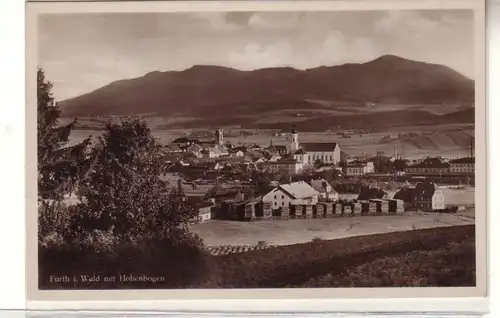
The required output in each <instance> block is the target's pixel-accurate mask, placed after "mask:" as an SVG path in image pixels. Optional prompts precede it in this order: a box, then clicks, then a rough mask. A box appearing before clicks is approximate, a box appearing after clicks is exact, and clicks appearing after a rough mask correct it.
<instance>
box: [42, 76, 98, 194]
mask: <svg viewBox="0 0 500 318" xmlns="http://www.w3.org/2000/svg"><path fill="white" fill-rule="evenodd" d="M52 87H53V84H52V83H51V82H49V81H47V80H46V79H45V74H44V71H43V70H42V69H38V73H37V99H38V105H37V114H38V116H37V117H38V118H37V120H38V121H37V133H38V198H39V200H46V199H51V200H60V199H62V198H63V197H64V195H65V194H67V193H68V192H70V191H71V190H73V187H74V185H75V183H76V181H77V180H78V179H79V178H80V177H82V176H83V174H84V173H85V171H86V169H87V168H88V166H89V164H90V159H89V158H86V156H85V152H86V150H87V149H88V146H89V145H90V137H89V138H87V139H85V140H84V141H83V142H81V143H79V144H76V145H74V146H71V147H65V146H66V145H67V143H68V139H69V135H70V133H71V130H72V129H73V128H74V126H75V124H76V120H74V121H73V122H71V123H70V124H68V125H63V126H60V125H59V118H60V116H61V110H60V109H59V106H58V105H56V104H55V103H54V98H53V96H52Z"/></svg>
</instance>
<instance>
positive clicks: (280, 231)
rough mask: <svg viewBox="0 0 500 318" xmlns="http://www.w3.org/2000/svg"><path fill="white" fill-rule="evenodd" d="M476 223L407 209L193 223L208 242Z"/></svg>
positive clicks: (279, 241) (275, 240)
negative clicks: (394, 212)
mask: <svg viewBox="0 0 500 318" xmlns="http://www.w3.org/2000/svg"><path fill="white" fill-rule="evenodd" d="M469 224H474V219H472V218H470V217H464V216H461V215H453V214H436V213H424V212H408V213H406V214H405V215H402V216H360V217H341V218H340V217H339V218H331V219H309V220H288V221H274V220H271V221H256V222H237V221H218V220H213V221H209V222H207V223H201V224H197V225H194V226H193V228H192V231H193V232H195V233H197V234H198V235H199V236H201V237H202V238H203V241H204V243H205V244H206V245H209V246H218V245H254V244H257V243H258V242H259V241H265V242H266V243H267V244H269V245H289V244H295V243H304V242H310V241H311V240H312V239H313V238H322V239H325V240H333V239H339V238H345V237H352V236H360V235H369V234H377V233H388V232H397V231H409V230H415V229H426V228H435V227H443V226H454V225H469Z"/></svg>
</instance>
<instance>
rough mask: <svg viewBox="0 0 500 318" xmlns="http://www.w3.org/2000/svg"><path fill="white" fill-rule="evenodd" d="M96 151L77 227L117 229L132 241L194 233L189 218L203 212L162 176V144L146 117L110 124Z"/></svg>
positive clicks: (80, 229)
mask: <svg viewBox="0 0 500 318" xmlns="http://www.w3.org/2000/svg"><path fill="white" fill-rule="evenodd" d="M92 157H93V158H94V162H93V165H92V168H91V169H90V171H89V172H88V174H87V176H86V177H85V178H84V179H83V180H82V181H81V185H82V188H84V189H85V191H82V193H81V194H80V201H81V203H80V204H79V205H78V207H77V210H78V216H77V218H76V219H75V222H74V230H75V231H76V232H78V233H86V232H88V231H92V230H102V231H111V232H112V233H113V234H114V235H115V236H117V237H120V238H123V239H125V240H129V241H131V240H134V239H136V238H145V239H156V238H162V239H164V238H167V239H172V240H173V241H179V240H184V241H185V239H187V238H189V237H192V236H190V235H188V234H189V233H188V231H187V224H188V222H189V221H190V220H191V219H192V218H194V217H196V216H197V212H196V210H195V209H194V208H193V207H192V206H191V205H189V204H188V203H187V202H185V201H184V200H178V195H180V193H178V192H179V191H176V189H173V190H172V189H170V188H169V186H168V184H167V183H166V182H163V181H162V180H161V178H160V176H161V174H162V170H163V162H162V160H161V158H162V151H161V147H160V145H159V144H158V143H157V142H156V140H155V139H154V137H153V136H152V134H151V131H150V129H149V128H148V126H147V125H146V123H145V122H143V121H140V120H124V121H122V122H121V123H118V124H116V123H110V124H107V125H106V129H105V132H104V134H103V135H102V136H101V137H100V138H99V141H98V142H97V144H96V146H95V147H94V150H93V155H92ZM178 186H179V185H178ZM180 186H181V185H180ZM181 190H182V188H181Z"/></svg>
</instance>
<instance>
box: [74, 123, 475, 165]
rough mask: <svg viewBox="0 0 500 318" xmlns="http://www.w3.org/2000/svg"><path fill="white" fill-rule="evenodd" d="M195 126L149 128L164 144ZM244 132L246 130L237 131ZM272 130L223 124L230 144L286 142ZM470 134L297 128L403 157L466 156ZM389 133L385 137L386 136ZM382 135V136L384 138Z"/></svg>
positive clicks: (83, 132) (355, 149)
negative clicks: (340, 132) (350, 132)
mask: <svg viewBox="0 0 500 318" xmlns="http://www.w3.org/2000/svg"><path fill="white" fill-rule="evenodd" d="M192 131H197V130H183V129H169V130H164V129H158V128H157V129H153V135H154V136H155V137H156V138H157V139H158V141H159V142H161V143H163V144H167V143H169V142H171V141H173V140H174V139H176V138H178V137H181V136H185V135H186V133H188V134H189V133H190V132H192ZM241 132H246V133H248V134H241ZM100 133H101V132H100V131H99V130H97V129H76V130H74V131H73V132H72V136H71V142H72V143H76V142H79V141H82V140H83V139H84V138H86V137H88V136H89V135H92V136H94V137H97V136H99V135H100ZM275 133H276V131H273V130H248V129H240V128H238V127H233V128H231V127H226V128H225V135H226V136H225V138H224V139H225V140H226V141H228V142H231V143H232V144H234V145H250V144H257V145H259V146H261V147H267V146H268V145H270V144H271V142H272V143H273V144H286V143H289V140H288V137H287V136H275ZM473 134H474V125H471V124H456V125H441V126H414V127H394V128H391V129H389V130H383V131H376V132H372V133H364V134H363V135H361V136H360V135H359V134H353V135H352V136H351V137H350V138H341V137H340V136H338V135H337V134H336V133H334V132H300V135H299V140H300V142H337V143H339V145H340V147H341V149H342V151H344V152H346V153H347V154H348V155H352V156H357V155H363V154H371V155H375V154H376V153H377V152H379V151H380V152H384V153H385V154H386V155H389V156H390V155H393V154H394V151H395V149H396V148H397V149H398V151H399V153H400V155H401V156H403V157H404V158H407V159H418V158H422V157H425V156H443V157H452V158H454V157H461V156H468V155H469V154H470V150H469V148H468V146H469V144H470V138H471V136H473ZM388 137H389V138H388ZM384 138H386V139H384Z"/></svg>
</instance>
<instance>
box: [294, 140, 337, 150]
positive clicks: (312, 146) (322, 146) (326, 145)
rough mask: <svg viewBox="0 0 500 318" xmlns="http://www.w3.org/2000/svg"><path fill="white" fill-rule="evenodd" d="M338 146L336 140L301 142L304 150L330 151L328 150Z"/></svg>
mask: <svg viewBox="0 0 500 318" xmlns="http://www.w3.org/2000/svg"><path fill="white" fill-rule="evenodd" d="M336 147H337V143H336V142H318V143H316V142H310V143H309V142H308V143H301V144H300V148H301V149H303V150H304V151H306V152H308V151H313V152H328V151H333V150H335V148H336Z"/></svg>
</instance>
